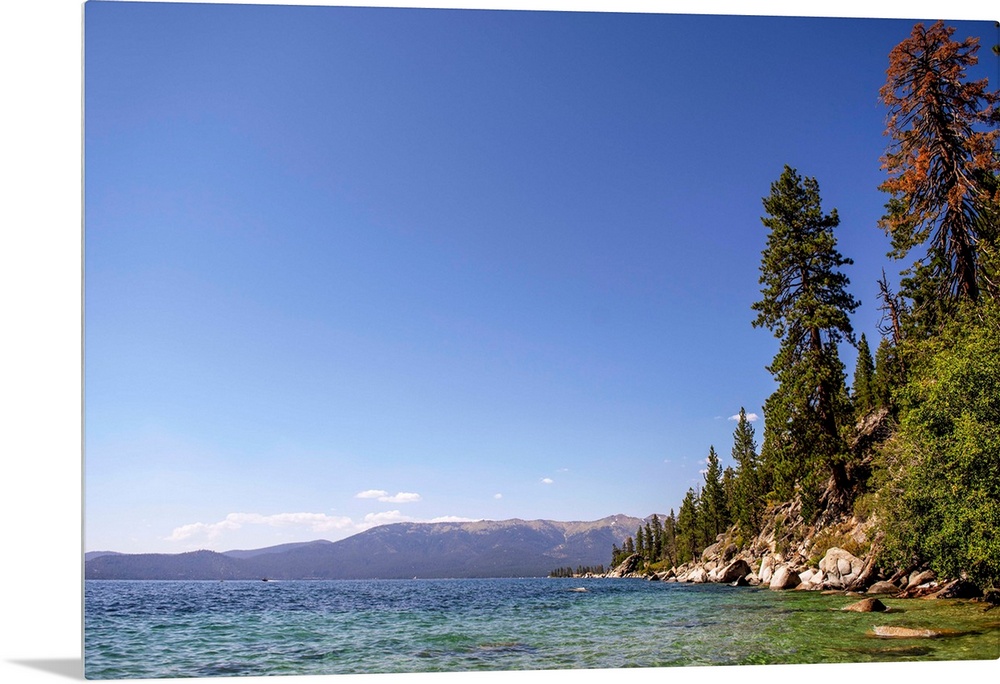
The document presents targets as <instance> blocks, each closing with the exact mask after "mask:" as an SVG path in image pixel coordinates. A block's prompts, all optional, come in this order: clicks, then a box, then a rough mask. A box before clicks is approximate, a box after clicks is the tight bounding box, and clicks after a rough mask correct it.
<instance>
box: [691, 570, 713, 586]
mask: <svg viewBox="0 0 1000 684" xmlns="http://www.w3.org/2000/svg"><path fill="white" fill-rule="evenodd" d="M687 581H688V582H694V583H695V584H704V583H705V582H707V581H708V573H707V572H705V568H701V567H698V568H695V569H694V570H692V571H691V572H689V573H688V576H687Z"/></svg>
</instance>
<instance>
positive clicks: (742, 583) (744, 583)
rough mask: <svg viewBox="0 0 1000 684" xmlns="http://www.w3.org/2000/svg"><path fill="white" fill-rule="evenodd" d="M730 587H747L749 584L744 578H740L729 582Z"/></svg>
mask: <svg viewBox="0 0 1000 684" xmlns="http://www.w3.org/2000/svg"><path fill="white" fill-rule="evenodd" d="M730 585H731V586H734V587H749V586H750V582H749V580H747V578H746V577H740V578H738V579H737V580H736V581H734V582H731V583H730Z"/></svg>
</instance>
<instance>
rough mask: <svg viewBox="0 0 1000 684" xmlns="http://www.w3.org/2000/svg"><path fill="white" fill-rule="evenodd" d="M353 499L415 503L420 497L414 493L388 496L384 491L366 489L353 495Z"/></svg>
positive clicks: (399, 493)
mask: <svg viewBox="0 0 1000 684" xmlns="http://www.w3.org/2000/svg"><path fill="white" fill-rule="evenodd" d="M354 498H355V499H378V500H379V501H382V502H384V503H415V502H417V501H420V499H421V496H420V495H419V494H417V493H416V492H396V493H395V494H393V495H392V496H389V492H387V491H385V490H384V489H366V490H365V491H363V492H358V493H357V494H355V495H354Z"/></svg>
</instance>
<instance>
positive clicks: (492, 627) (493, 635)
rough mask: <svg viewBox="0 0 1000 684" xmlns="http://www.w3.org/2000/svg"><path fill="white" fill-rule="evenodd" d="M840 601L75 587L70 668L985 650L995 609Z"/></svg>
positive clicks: (719, 658) (328, 587) (867, 657)
mask: <svg viewBox="0 0 1000 684" xmlns="http://www.w3.org/2000/svg"><path fill="white" fill-rule="evenodd" d="M577 588H585V589H586V590H587V591H585V592H583V591H573V589H577ZM856 600H857V599H854V598H848V597H844V596H823V595H821V594H819V593H816V592H773V591H769V590H761V589H755V588H734V587H728V586H719V585H679V584H665V583H661V582H646V581H643V580H627V579H616V580H606V579H605V580H602V579H594V580H581V579H466V580H412V581H404V580H365V581H344V580H342V581H329V582H314V581H301V582H260V581H256V582H234V581H226V582H138V581H122V582H117V581H88V582H87V583H86V587H85V604H84V614H85V636H84V664H85V672H86V676H87V677H88V678H90V679H114V678H160V677H209V676H236V675H291V674H311V675H318V674H343V673H375V672H381V673H389V672H394V673H399V672H448V671H465V670H527V669H532V670H536V669H556V668H559V669H565V668H620V667H657V666H681V665H729V664H752V663H833V662H872V661H903V660H967V659H982V660H993V659H996V658H998V657H1000V608H998V609H995V610H993V611H986V612H984V610H983V607H984V606H983V604H970V603H968V602H960V601H925V600H919V599H912V600H893V599H882V600H883V602H884V603H886V605H888V606H889V607H890V608H891V609H892V610H891V612H889V613H883V614H878V613H867V614H865V613H844V612H840V611H839V608H841V607H843V606H845V605H847V604H849V603H852V602H854V601H856ZM874 625H898V626H906V627H919V628H931V629H948V630H954V631H955V632H956V633H955V634H953V635H950V636H945V637H938V638H935V639H880V638H878V637H874V636H871V635H870V630H871V628H872V626H874Z"/></svg>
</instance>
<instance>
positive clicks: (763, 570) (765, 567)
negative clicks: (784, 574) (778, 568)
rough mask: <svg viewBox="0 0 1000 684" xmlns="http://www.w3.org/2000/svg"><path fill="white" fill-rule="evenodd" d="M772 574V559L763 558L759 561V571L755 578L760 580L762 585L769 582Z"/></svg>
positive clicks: (770, 557)
mask: <svg viewBox="0 0 1000 684" xmlns="http://www.w3.org/2000/svg"><path fill="white" fill-rule="evenodd" d="M773 574H774V557H773V556H764V557H763V558H762V559H761V561H760V570H759V571H758V572H757V577H758V578H760V581H761V583H762V584H767V583H768V582H770V581H771V575H773Z"/></svg>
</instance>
